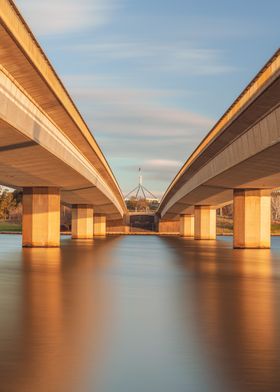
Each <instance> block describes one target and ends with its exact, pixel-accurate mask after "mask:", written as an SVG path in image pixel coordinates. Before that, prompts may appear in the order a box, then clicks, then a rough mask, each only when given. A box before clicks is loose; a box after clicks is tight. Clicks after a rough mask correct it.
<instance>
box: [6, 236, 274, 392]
mask: <svg viewBox="0 0 280 392" xmlns="http://www.w3.org/2000/svg"><path fill="white" fill-rule="evenodd" d="M20 243H21V237H20V236H12V235H10V236H8V235H7V236H5V235H1V236H0V391H1V392H2V391H3V392H9V391H11V392H14V391H19V392H25V391H28V392H33V391H34V392H45V391H46V392H204V391H205V392H206V391H207V392H212V391H213V392H220V391H221V392H231V391H232V392H243V391H244V392H245V391H246V392H251V391H258V392H259V391H264V392H273V391H277V392H278V391H279V390H280V347H279V346H280V239H278V238H274V239H273V248H272V250H270V251H269V250H257V251H256V250H243V251H242V250H232V249H231V239H230V238H225V239H220V240H218V241H213V242H211V241H210V242H208V241H206V242H204V241H201V242H199V241H192V240H184V239H180V238H168V237H151V236H147V237H144V236H137V237H134V236H130V237H110V238H107V239H103V240H102V239H100V240H95V241H71V239H70V238H63V239H62V247H61V249H24V250H22V249H21V246H20Z"/></svg>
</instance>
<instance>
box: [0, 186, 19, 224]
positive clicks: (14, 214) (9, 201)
mask: <svg viewBox="0 0 280 392" xmlns="http://www.w3.org/2000/svg"><path fill="white" fill-rule="evenodd" d="M21 217H22V191H19V190H14V191H10V190H8V189H4V190H1V193H0V219H1V220H5V221H7V220H9V221H10V220H12V221H15V222H21Z"/></svg>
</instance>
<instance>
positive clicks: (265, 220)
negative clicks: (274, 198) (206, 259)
mask: <svg viewBox="0 0 280 392" xmlns="http://www.w3.org/2000/svg"><path fill="white" fill-rule="evenodd" d="M233 206H234V212H233V246H234V248H243V249H245V248H270V234H271V227H270V225H271V191H270V190H267V189H234V192H233Z"/></svg>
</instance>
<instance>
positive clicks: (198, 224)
mask: <svg viewBox="0 0 280 392" xmlns="http://www.w3.org/2000/svg"><path fill="white" fill-rule="evenodd" d="M194 238H195V239H196V240H215V239H216V209H215V208H213V207H211V206H195V208H194Z"/></svg>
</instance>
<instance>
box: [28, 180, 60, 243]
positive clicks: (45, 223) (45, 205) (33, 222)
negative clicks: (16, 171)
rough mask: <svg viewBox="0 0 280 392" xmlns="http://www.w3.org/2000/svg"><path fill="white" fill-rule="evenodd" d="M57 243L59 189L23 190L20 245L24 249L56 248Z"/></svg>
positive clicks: (58, 232) (58, 238)
mask: <svg viewBox="0 0 280 392" xmlns="http://www.w3.org/2000/svg"><path fill="white" fill-rule="evenodd" d="M59 242H60V193H59V188H54V187H33V188H24V189H23V218H22V245H23V246H24V247H57V246H59Z"/></svg>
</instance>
